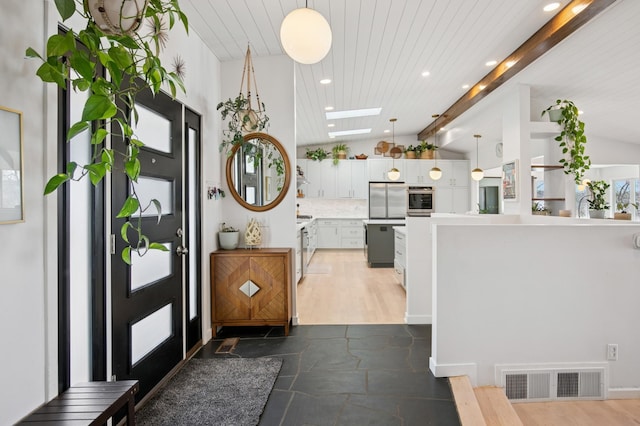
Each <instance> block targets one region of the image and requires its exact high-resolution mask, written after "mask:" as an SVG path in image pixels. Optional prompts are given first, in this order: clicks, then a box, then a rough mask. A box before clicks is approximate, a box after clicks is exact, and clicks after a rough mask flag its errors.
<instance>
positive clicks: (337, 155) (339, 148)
mask: <svg viewBox="0 0 640 426" xmlns="http://www.w3.org/2000/svg"><path fill="white" fill-rule="evenodd" d="M347 152H349V147H348V146H347V145H346V144H344V143H339V144H336V145H334V146H333V148H331V154H332V156H333V164H338V160H346V159H347Z"/></svg>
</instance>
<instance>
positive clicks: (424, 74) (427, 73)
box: [422, 71, 431, 77]
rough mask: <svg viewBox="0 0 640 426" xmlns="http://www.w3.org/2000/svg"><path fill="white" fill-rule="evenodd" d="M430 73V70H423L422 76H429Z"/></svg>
mask: <svg viewBox="0 0 640 426" xmlns="http://www.w3.org/2000/svg"><path fill="white" fill-rule="evenodd" d="M430 74H431V73H430V72H429V71H423V72H422V76H423V77H429V75H430Z"/></svg>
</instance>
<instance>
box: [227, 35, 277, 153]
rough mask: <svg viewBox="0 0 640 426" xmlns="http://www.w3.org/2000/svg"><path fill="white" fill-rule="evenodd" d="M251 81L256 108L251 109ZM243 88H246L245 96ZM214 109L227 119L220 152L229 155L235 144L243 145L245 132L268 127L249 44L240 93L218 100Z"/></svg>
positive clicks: (258, 130) (257, 130) (267, 118)
mask: <svg viewBox="0 0 640 426" xmlns="http://www.w3.org/2000/svg"><path fill="white" fill-rule="evenodd" d="M245 78H246V80H245ZM252 82H253V87H254V88H255V91H256V103H257V104H258V105H257V109H253V105H252V103H251V102H252V95H251V83H252ZM243 90H246V92H247V95H246V96H245V95H244V93H243ZM216 109H217V110H218V111H220V114H221V115H222V119H223V120H227V119H229V121H228V122H227V128H226V130H223V131H222V133H223V135H224V139H223V140H222V143H221V144H220V152H222V151H226V152H227V155H231V153H232V152H233V148H234V147H235V146H237V145H239V146H243V145H245V143H246V142H245V140H244V135H245V134H246V133H253V132H262V131H263V130H265V129H266V128H267V127H268V125H269V117H268V116H267V113H266V110H265V107H264V103H263V102H260V94H259V93H258V83H257V81H256V73H255V71H254V70H253V61H252V60H251V46H247V53H246V54H245V57H244V66H243V68H242V79H241V80H240V93H239V94H238V96H236V98H235V99H231V98H229V99H227V100H226V101H224V102H220V103H219V104H218V106H217V107H216ZM246 149H247V150H249V149H251V147H249V146H247V147H246Z"/></svg>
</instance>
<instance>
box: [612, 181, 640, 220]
mask: <svg viewBox="0 0 640 426" xmlns="http://www.w3.org/2000/svg"><path fill="white" fill-rule="evenodd" d="M630 195H631V191H630V190H629V181H626V182H625V183H624V184H623V185H622V186H621V187H620V189H618V191H617V192H616V211H617V212H620V213H628V212H627V208H628V207H629V206H633V208H635V209H636V210H637V209H638V203H632V202H630Z"/></svg>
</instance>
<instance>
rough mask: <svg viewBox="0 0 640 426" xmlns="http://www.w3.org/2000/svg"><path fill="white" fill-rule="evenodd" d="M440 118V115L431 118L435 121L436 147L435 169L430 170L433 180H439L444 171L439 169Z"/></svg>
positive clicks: (434, 151) (434, 155) (434, 154)
mask: <svg viewBox="0 0 640 426" xmlns="http://www.w3.org/2000/svg"><path fill="white" fill-rule="evenodd" d="M438 117H440V114H433V115H432V116H431V118H433V119H435V126H434V127H435V129H436V131H435V136H434V138H435V142H434V146H435V148H436V149H434V150H433V158H434V160H435V161H436V162H435V164H434V166H433V168H432V169H431V170H429V177H430V178H431V180H438V179H440V178H441V177H442V170H440V168H439V167H438V153H437V152H436V151H438Z"/></svg>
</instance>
